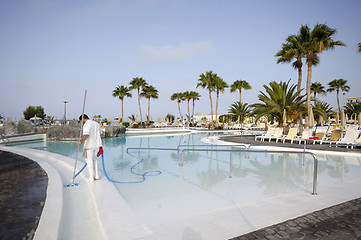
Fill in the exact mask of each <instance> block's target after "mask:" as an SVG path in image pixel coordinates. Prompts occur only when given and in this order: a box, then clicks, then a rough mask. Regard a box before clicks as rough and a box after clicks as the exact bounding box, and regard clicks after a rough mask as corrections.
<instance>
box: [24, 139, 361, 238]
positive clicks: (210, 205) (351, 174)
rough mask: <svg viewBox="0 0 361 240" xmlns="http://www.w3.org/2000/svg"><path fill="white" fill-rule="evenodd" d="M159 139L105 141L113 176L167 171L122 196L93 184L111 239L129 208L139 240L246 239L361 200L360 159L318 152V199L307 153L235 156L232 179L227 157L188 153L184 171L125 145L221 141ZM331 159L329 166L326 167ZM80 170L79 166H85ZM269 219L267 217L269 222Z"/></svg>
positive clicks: (68, 149)
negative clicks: (182, 239)
mask: <svg viewBox="0 0 361 240" xmlns="http://www.w3.org/2000/svg"><path fill="white" fill-rule="evenodd" d="M156 138H159V137H156V136H148V137H141V138H140V137H127V138H115V139H109V140H105V141H104V150H105V160H106V166H107V167H108V166H109V167H110V168H109V169H108V170H107V172H108V171H109V175H110V176H111V177H112V178H114V179H119V178H121V179H134V176H131V175H128V173H129V166H131V164H133V163H134V162H135V161H138V160H139V159H141V158H145V159H146V161H145V164H144V165H142V166H139V168H138V171H139V172H142V171H146V170H160V171H162V174H161V175H160V176H155V177H149V178H148V179H147V180H146V182H144V183H142V184H115V186H116V188H117V190H118V191H119V193H120V195H119V194H117V193H116V191H110V192H111V193H110V194H109V193H108V192H105V189H109V187H110V186H113V188H114V185H113V184H108V182H106V181H105V178H102V179H101V181H96V182H95V183H97V182H98V183H101V184H102V187H99V186H100V184H98V183H97V185H93V186H91V190H92V192H93V196H94V198H99V199H98V200H97V201H96V204H97V209H98V216H99V218H100V221H101V223H102V224H101V225H102V227H103V228H104V232H105V233H106V236H114V237H115V236H116V234H113V235H112V234H111V233H112V232H113V233H114V232H117V234H118V233H119V231H120V230H119V231H116V230H114V227H115V228H117V227H116V226H117V224H116V222H119V221H124V218H123V217H124V214H123V213H122V212H124V209H127V211H125V212H128V214H125V215H127V217H126V218H129V219H133V220H132V221H127V222H131V223H132V224H131V226H130V227H129V229H132V230H138V233H142V234H140V235H141V236H147V237H146V239H152V238H154V239H166V237H167V236H169V235H168V234H171V235H174V236H193V237H194V236H198V235H197V234H200V235H201V236H203V237H205V238H207V239H219V238H225V237H227V238H230V237H232V236H233V237H234V236H237V235H241V234H243V233H246V232H249V231H252V230H255V229H258V228H260V227H264V226H268V225H271V224H274V223H277V222H280V221H283V220H286V219H289V218H294V217H297V216H300V215H302V214H305V213H307V212H312V211H315V210H319V209H322V208H324V207H327V206H330V205H334V204H337V203H340V202H343V201H346V200H350V199H353V198H356V197H359V196H361V192H360V190H359V187H358V185H359V184H360V177H359V176H360V174H359V173H360V167H359V165H360V159H361V158H360V154H345V153H343V154H342V155H340V154H336V153H329V152H328V153H327V154H325V153H324V152H321V151H320V152H318V153H316V154H317V156H318V159H319V174H320V176H319V190H318V192H319V195H318V196H313V195H311V194H310V192H311V187H310V184H311V180H310V179H311V177H310V176H312V164H311V162H312V161H311V159H307V158H304V157H301V155H297V154H287V153H286V154H281V155H277V156H275V155H273V157H271V154H268V156H267V154H265V153H259V154H258V155H255V156H251V155H247V153H239V154H238V155H237V154H235V156H234V159H236V161H235V163H234V164H235V166H234V168H235V169H234V170H233V176H232V178H229V176H228V173H229V161H228V159H229V156H228V155H227V154H216V153H212V152H209V153H206V154H193V155H194V156H192V154H188V157H187V160H185V165H184V167H179V165H178V156H177V154H176V152H172V151H169V152H167V151H164V152H163V151H162V152H157V151H152V150H150V151H144V150H142V151H133V152H131V154H127V153H126V148H127V147H166V146H168V147H169V146H174V147H176V146H177V145H178V144H180V143H182V144H185V145H187V144H189V145H190V146H192V144H198V143H200V139H201V138H203V141H206V142H208V143H216V144H222V142H220V141H218V140H217V137H212V136H210V135H208V134H204V135H202V136H200V137H199V138H197V137H196V136H195V135H193V134H192V135H186V136H162V137H160V139H158V140H154V139H156ZM31 144H34V145H32V146H31ZM31 144H29V145H27V147H32V148H39V149H45V150H47V151H54V152H57V153H60V152H62V154H64V155H67V156H70V157H73V158H75V153H76V150H75V152H74V149H76V148H77V147H76V143H72V142H46V143H44V144H43V145H40V146H39V145H36V144H35V143H31ZM168 144H170V145H168ZM227 144H229V143H227ZM214 148H216V147H215V146H214ZM60 149H61V151H60ZM237 159H238V162H237ZM285 159H287V161H285ZM292 159H293V160H292ZM328 162H329V163H330V164H326V163H328ZM70 165H71V164H70ZM79 165H80V166H79ZM79 165H78V166H79V167H81V165H82V164H79ZM70 168H71V167H70ZM237 169H238V170H237ZM105 194H106V195H111V196H109V198H111V199H117V201H111V203H110V202H107V200H105V199H103V198H101V197H99V196H104V195H105ZM106 199H108V198H106ZM123 199H124V200H125V201H124V200H123ZM105 202H107V203H105ZM114 204H115V205H117V206H118V207H119V212H118V211H113V212H110V213H109V212H108V213H105V212H106V210H105V209H108V208H107V205H108V206H109V205H114ZM273 209H274V210H276V211H272V210H273ZM277 209H287V211H280V210H278V211H277ZM237 212H238V214H236V213H237ZM108 214H110V216H111V217H108V216H107V215H108ZM118 214H119V215H120V216H121V215H123V217H119V216H118ZM265 215H266V216H268V218H267V219H264V216H265ZM220 221H221V222H222V224H221V225H222V226H218V227H220V230H219V235H217V234H214V231H212V229H214V225H219V224H220ZM105 223H106V224H105ZM225 225H227V226H225ZM118 226H119V225H118ZM144 226H147V227H144ZM121 232H122V233H121V234H122V235H123V236H130V237H131V238H133V239H134V238H135V235H132V232H133V231H128V233H126V231H125V232H124V230H122V231H121ZM109 233H110V234H109ZM127 234H128V235H127ZM134 234H135V233H134ZM138 237H139V236H138ZM107 238H109V239H117V238H112V237H107Z"/></svg>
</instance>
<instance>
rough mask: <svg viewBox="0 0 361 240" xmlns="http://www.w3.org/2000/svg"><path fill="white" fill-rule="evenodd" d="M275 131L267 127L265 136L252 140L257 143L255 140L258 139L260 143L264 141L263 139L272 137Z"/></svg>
mask: <svg viewBox="0 0 361 240" xmlns="http://www.w3.org/2000/svg"><path fill="white" fill-rule="evenodd" d="M275 129H276V128H275V127H269V128H268V129H267V132H266V133H265V134H263V135H261V136H256V137H255V139H254V140H255V141H257V139H258V138H260V140H261V141H264V138H265V137H271V136H273V134H274V133H275Z"/></svg>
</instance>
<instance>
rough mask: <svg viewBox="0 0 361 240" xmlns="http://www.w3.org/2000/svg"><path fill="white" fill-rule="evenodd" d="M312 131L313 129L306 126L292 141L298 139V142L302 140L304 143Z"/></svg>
mask: <svg viewBox="0 0 361 240" xmlns="http://www.w3.org/2000/svg"><path fill="white" fill-rule="evenodd" d="M312 132H313V130H312V129H309V128H306V129H303V132H302V136H301V137H300V136H296V137H295V138H294V139H293V141H294V142H296V141H298V144H301V143H302V141H303V142H304V144H306V141H307V140H308V139H310V137H312Z"/></svg>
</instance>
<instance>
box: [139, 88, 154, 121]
mask: <svg viewBox="0 0 361 240" xmlns="http://www.w3.org/2000/svg"><path fill="white" fill-rule="evenodd" d="M140 96H142V97H145V98H147V99H148V115H147V121H148V123H150V119H149V117H150V99H151V98H153V99H158V90H157V89H156V88H155V87H153V86H152V85H149V86H148V85H146V86H143V90H142V93H141V94H140Z"/></svg>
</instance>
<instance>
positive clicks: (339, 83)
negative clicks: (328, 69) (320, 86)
mask: <svg viewBox="0 0 361 240" xmlns="http://www.w3.org/2000/svg"><path fill="white" fill-rule="evenodd" d="M328 86H329V88H328V89H327V92H334V91H336V93H337V106H338V111H339V112H341V108H340V98H339V97H340V89H341V91H343V92H348V91H349V90H350V87H349V86H348V85H347V80H344V79H342V78H340V79H335V80H332V81H331V82H329V83H328Z"/></svg>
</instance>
